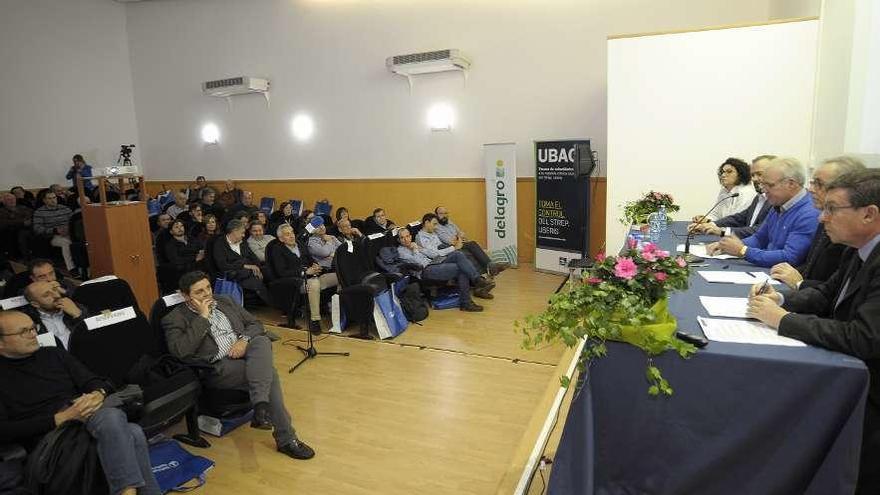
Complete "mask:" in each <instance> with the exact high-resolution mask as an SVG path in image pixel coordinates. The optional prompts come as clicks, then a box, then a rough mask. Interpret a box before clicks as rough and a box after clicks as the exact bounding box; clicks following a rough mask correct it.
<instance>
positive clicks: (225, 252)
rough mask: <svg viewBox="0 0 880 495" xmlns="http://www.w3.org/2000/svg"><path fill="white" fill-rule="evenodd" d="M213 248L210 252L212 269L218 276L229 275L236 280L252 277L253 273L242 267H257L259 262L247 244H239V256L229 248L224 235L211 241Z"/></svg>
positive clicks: (242, 242) (243, 242)
mask: <svg viewBox="0 0 880 495" xmlns="http://www.w3.org/2000/svg"><path fill="white" fill-rule="evenodd" d="M213 243H214V246H213V249H212V250H211V256H212V257H213V262H214V267H215V268H216V269H217V272H218V273H220V274H223V273H226V274H230V275H231V276H232V277H233V278H235V279H236V280H243V279H246V278H249V277H251V276H253V272H252V271H250V270H249V269H247V268H245V267H244V265H259V264H260V260H259V258H257V255H255V254H254V252H253V251H251V248H250V247H249V246H248V243H247V242H245V241H244V240H242V241H241V244H239V246H240V247H239V249H240V250H241V254H238V253H236V252H235V251H233V250H232V248H231V247H229V242H227V241H226V236H225V235H218V236H217V238H216V239H214V240H213Z"/></svg>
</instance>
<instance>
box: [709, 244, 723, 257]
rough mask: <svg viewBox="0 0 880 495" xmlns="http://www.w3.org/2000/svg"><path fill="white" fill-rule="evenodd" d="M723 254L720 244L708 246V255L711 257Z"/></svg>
mask: <svg viewBox="0 0 880 495" xmlns="http://www.w3.org/2000/svg"><path fill="white" fill-rule="evenodd" d="M720 252H721V245H720V243H718V242H713V243H711V244H706V254H708V255H709V256H714V255H716V254H718V253H720Z"/></svg>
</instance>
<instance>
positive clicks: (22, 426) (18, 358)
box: [0, 311, 162, 495]
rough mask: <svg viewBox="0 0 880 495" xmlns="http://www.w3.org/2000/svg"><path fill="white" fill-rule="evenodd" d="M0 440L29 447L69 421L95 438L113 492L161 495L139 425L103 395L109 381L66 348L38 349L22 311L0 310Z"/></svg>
mask: <svg viewBox="0 0 880 495" xmlns="http://www.w3.org/2000/svg"><path fill="white" fill-rule="evenodd" d="M0 376H2V377H3V380H0V444H10V443H18V444H22V445H23V446H24V448H25V449H26V450H28V451H31V450H33V448H34V447H35V446H36V445H37V444H38V443H39V442H40V440H41V439H42V438H43V436H44V435H45V434H47V433H49V432H50V431H52V430H53V429H55V428H57V427H58V426H60V425H62V424H64V423H67V422H69V421H76V422H80V423H83V424H84V425H85V428H86V431H88V432H89V435H91V437H92V438H93V439H94V440H95V442H96V444H97V445H96V446H97V450H98V458H99V459H100V461H101V467H102V468H103V470H104V474H105V476H106V477H107V483H108V485H109V488H110V493H119V494H123V495H135V494H136V493H138V494H142V495H147V494H149V495H153V494H157V495H158V494H160V493H162V491H161V490H160V489H159V486H158V484H157V483H156V478H155V477H154V476H153V470H152V468H151V466H150V455H149V449H148V447H147V439H146V438H145V437H144V432H143V430H141V427H140V426H138V425H136V424H134V423H129V422H128V419H126V417H125V413H123V412H122V411H120V410H119V409H117V408H115V407H109V404H105V401H104V399H105V398H106V397H107V393H108V392H109V391H110V390H111V383H110V382H109V381H108V380H106V379H103V378H101V377H98V376H96V375H95V374H94V373H92V372H91V371H89V370H88V368H86V367H85V366H83V364H82V363H80V362H79V361H77V360H76V359H75V358H74V357H73V356H71V355H70V354H68V353H67V351H65V350H63V349H60V348H58V347H40V344H39V343H38V341H37V326H36V325H35V324H34V322H33V320H31V318H30V317H29V316H28V315H26V314H24V313H22V312H20V311H3V312H0Z"/></svg>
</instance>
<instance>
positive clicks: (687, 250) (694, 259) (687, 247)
mask: <svg viewBox="0 0 880 495" xmlns="http://www.w3.org/2000/svg"><path fill="white" fill-rule="evenodd" d="M737 196H739V193H733V194H731V195H729V196H725V197H723V198H721V199H719V200H718V202H717V203H715V204H714V205H712V207H711V208H709V211H707V212H706V214H705V215H703V216H702V217H701V218H703V219H705V218H706V217H707V216H708V215H709V213H712V211H714V210H715V208H718V205H720V204H721V203H723V202H725V201H727V200H728V199H732V198H735V197H737ZM697 225H699V224H694V226H693V227H691V228H689V229H688V231H687V235H686V236H685V239H684V260H685V261H687V262H688V263H699V262H701V261H705V260H704V259H703V258H700V257H699V256H694V255H692V254H691V236H692V235H693V234H694V229H696V228H697Z"/></svg>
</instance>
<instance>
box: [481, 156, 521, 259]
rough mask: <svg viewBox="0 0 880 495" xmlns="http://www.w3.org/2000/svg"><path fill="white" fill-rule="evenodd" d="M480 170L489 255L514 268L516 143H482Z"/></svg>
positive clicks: (515, 250) (515, 252)
mask: <svg viewBox="0 0 880 495" xmlns="http://www.w3.org/2000/svg"><path fill="white" fill-rule="evenodd" d="M483 170H485V171H486V226H487V229H486V230H487V236H486V237H487V239H488V246H487V247H488V251H489V256H490V257H491V258H492V261H506V262H508V263H510V264H511V265H516V264H517V249H516V143H493V144H484V145H483Z"/></svg>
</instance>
